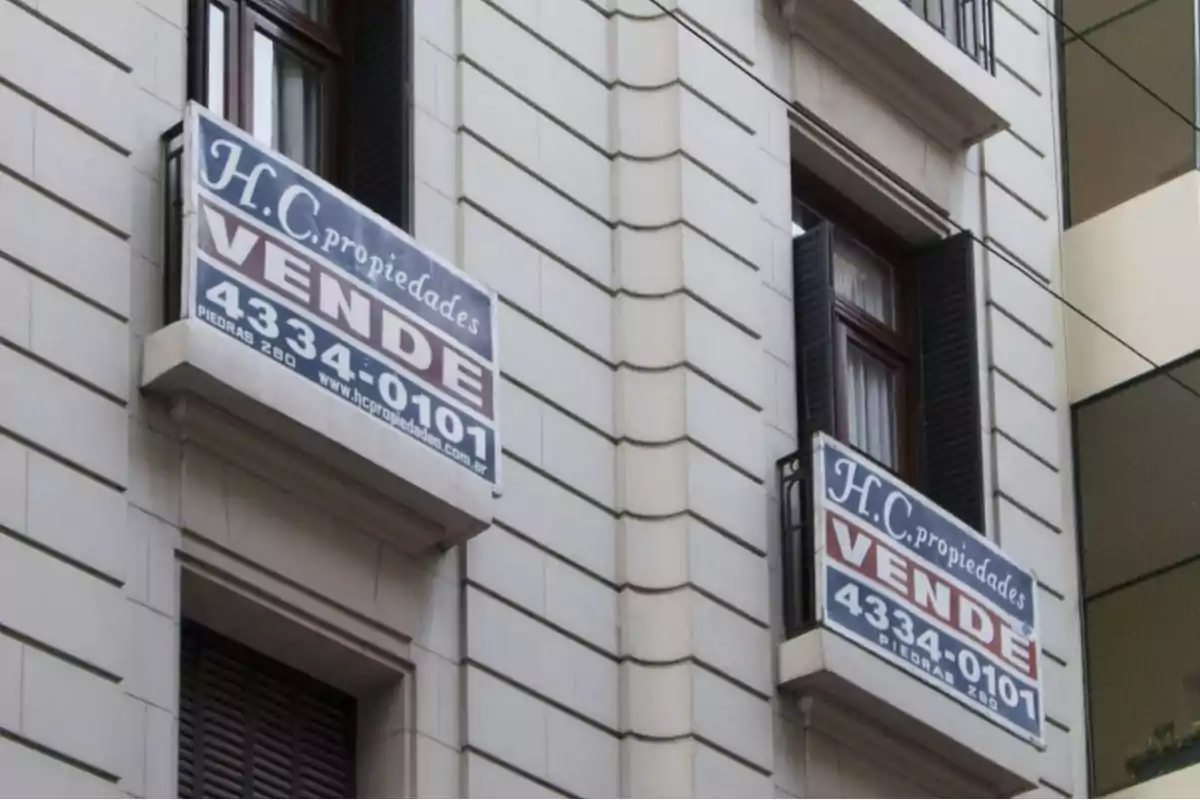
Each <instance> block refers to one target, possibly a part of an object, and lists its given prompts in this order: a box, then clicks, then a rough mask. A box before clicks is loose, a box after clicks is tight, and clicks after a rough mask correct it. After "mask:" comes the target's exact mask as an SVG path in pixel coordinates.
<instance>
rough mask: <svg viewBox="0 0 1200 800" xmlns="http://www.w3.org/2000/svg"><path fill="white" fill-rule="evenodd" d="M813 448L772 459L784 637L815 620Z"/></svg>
mask: <svg viewBox="0 0 1200 800" xmlns="http://www.w3.org/2000/svg"><path fill="white" fill-rule="evenodd" d="M812 461H813V457H812V449H811V448H808V447H806V448H803V449H801V450H798V451H796V452H795V453H792V454H791V455H788V456H784V457H783V458H781V459H779V460H778V461H777V462H775V472H776V478H777V480H778V481H779V497H780V501H781V502H780V503H779V513H780V534H781V537H782V540H781V542H780V554H781V556H782V560H783V574H782V578H783V627H784V636H785V638H788V639H790V638H792V637H793V636H799V635H800V634H801V633H804V632H805V631H806V630H808V629H810V628H812V627H813V626H814V625H816V622H817V608H816V575H815V572H814V566H813V509H812V480H811V475H812Z"/></svg>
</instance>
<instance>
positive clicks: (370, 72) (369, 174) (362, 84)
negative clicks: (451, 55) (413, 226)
mask: <svg viewBox="0 0 1200 800" xmlns="http://www.w3.org/2000/svg"><path fill="white" fill-rule="evenodd" d="M343 5H344V7H345V9H346V12H347V13H346V18H345V22H346V27H347V29H348V35H346V36H344V37H343V41H345V43H346V46H345V53H346V76H345V80H344V81H343V82H342V91H343V92H344V95H345V102H344V109H345V120H344V121H345V123H346V124H345V125H344V126H343V127H342V129H341V135H342V137H343V138H342V140H341V141H340V142H339V148H340V149H341V150H342V152H343V154H344V163H343V176H344V177H343V180H342V183H343V184H344V186H343V188H345V189H346V191H348V192H349V193H350V194H351V195H352V196H353V197H354V198H355V199H356V200H358V201H359V202H361V203H364V204H366V205H367V206H369V207H370V208H371V209H372V210H373V211H375V213H377V214H379V215H380V216H382V217H384V218H385V219H387V220H389V221H390V222H392V224H394V225H397V226H399V227H401V228H408V227H409V206H410V203H409V197H410V196H411V195H410V192H411V189H412V187H411V183H412V181H411V180H410V176H411V172H412V167H411V164H412V160H411V155H410V148H409V142H410V139H411V135H410V131H411V125H410V118H411V114H410V94H411V93H410V90H409V75H410V74H411V70H410V64H411V58H412V48H411V47H410V43H409V25H408V20H409V0H353V2H349V3H344V4H343Z"/></svg>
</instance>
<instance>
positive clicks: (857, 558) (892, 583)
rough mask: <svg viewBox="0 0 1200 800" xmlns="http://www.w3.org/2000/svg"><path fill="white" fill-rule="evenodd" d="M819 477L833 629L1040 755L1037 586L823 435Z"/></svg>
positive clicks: (824, 578) (819, 537)
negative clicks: (1028, 745) (950, 698)
mask: <svg viewBox="0 0 1200 800" xmlns="http://www.w3.org/2000/svg"><path fill="white" fill-rule="evenodd" d="M813 472H814V480H813V492H814V493H813V508H814V509H815V515H814V520H813V522H814V528H813V531H814V537H813V538H814V548H815V561H816V574H817V587H816V588H817V603H818V614H819V616H821V618H822V619H823V621H824V624H825V626H826V627H828V628H830V629H832V630H834V631H836V632H837V633H839V634H841V635H842V636H845V637H846V638H847V639H850V640H851V641H853V642H855V643H856V644H858V645H860V646H862V647H863V648H864V649H866V650H868V651H870V652H871V653H874V654H875V655H877V656H879V657H880V658H882V659H885V660H886V661H889V662H891V663H893V664H895V665H896V666H898V667H900V668H901V669H904V670H906V671H907V672H909V673H911V674H913V675H914V676H916V677H917V678H919V679H921V680H922V681H924V682H926V683H928V684H929V685H931V686H933V687H935V688H937V689H938V690H940V691H942V692H944V693H945V694H947V695H949V696H950V697H952V698H954V699H955V700H957V701H958V702H960V703H962V704H963V705H965V706H967V707H968V708H970V709H973V710H974V711H976V712H978V713H979V714H982V715H983V716H984V717H986V718H988V719H989V720H991V721H993V722H994V723H996V724H997V725H1000V726H1002V727H1004V728H1006V729H1007V730H1009V731H1011V732H1012V733H1014V734H1016V735H1018V736H1020V737H1021V738H1024V739H1026V740H1028V741H1029V742H1031V743H1033V744H1035V745H1037V746H1039V747H1040V746H1042V745H1043V736H1042V728H1043V724H1044V709H1043V707H1042V689H1041V651H1040V648H1039V645H1038V637H1037V608H1036V605H1037V583H1036V581H1035V580H1034V577H1033V575H1032V574H1031V573H1030V572H1028V571H1027V570H1025V569H1023V568H1021V567H1020V566H1018V565H1017V564H1016V563H1015V562H1013V560H1012V559H1010V558H1009V557H1008V556H1006V555H1005V554H1004V552H1003V551H1001V550H1000V549H999V548H998V547H996V545H995V544H993V543H992V542H991V541H989V540H988V539H986V538H984V537H983V536H981V535H979V534H978V533H976V532H975V531H973V530H971V529H970V528H968V527H967V526H966V525H964V524H963V523H962V522H960V521H959V520H957V519H956V518H954V517H953V516H951V515H950V514H948V513H947V512H945V511H943V510H942V509H941V508H939V507H938V506H937V505H936V504H935V503H933V502H932V501H931V500H929V499H928V498H926V497H925V496H923V495H921V494H920V493H919V492H916V491H914V490H913V489H911V488H909V487H908V486H906V485H905V484H903V483H901V482H900V481H899V480H897V479H896V478H895V476H893V475H892V474H891V473H889V472H888V471H887V470H885V469H883V468H882V467H880V466H879V465H877V464H875V463H873V462H872V461H871V460H870V459H868V458H866V457H865V456H863V455H861V454H859V453H857V452H855V451H854V450H852V449H850V448H848V447H845V446H844V445H842V444H840V443H838V442H837V441H835V440H833V439H831V438H829V437H827V436H825V435H823V434H822V435H819V436H817V437H815V438H814V440H813Z"/></svg>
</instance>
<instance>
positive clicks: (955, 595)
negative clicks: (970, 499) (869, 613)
mask: <svg viewBox="0 0 1200 800" xmlns="http://www.w3.org/2000/svg"><path fill="white" fill-rule="evenodd" d="M828 526H829V535H828V537H827V539H828V547H829V551H830V554H831V555H832V556H833V557H834V560H835V561H838V562H840V563H842V564H845V565H846V566H848V567H850V568H852V569H853V571H854V572H855V573H857V574H860V575H863V576H864V577H867V578H869V579H870V580H872V581H874V582H876V583H877V584H879V585H881V586H884V587H887V588H888V589H891V590H892V591H894V592H895V593H896V594H897V595H898V596H899V597H901V598H904V599H905V600H906V601H907V602H910V603H912V605H913V606H914V607H916V608H918V609H920V610H922V611H926V612H929V613H930V614H932V615H933V616H934V617H936V618H938V619H940V620H942V621H943V622H945V623H946V624H948V625H950V626H951V627H953V628H954V629H956V630H958V631H961V632H962V633H964V634H966V635H967V637H969V638H970V639H971V640H973V641H975V642H978V643H979V644H981V645H983V646H984V647H985V648H986V649H987V650H988V651H989V652H992V653H995V654H996V655H998V656H1000V657H1001V658H1003V659H1004V660H1005V661H1007V662H1008V663H1009V664H1011V665H1012V666H1014V667H1016V668H1018V669H1020V670H1021V672H1022V674H1024V675H1031V674H1032V673H1033V671H1034V670H1033V665H1032V664H1031V660H1030V659H1031V655H1030V651H1031V648H1030V642H1029V640H1028V639H1027V638H1025V637H1023V636H1021V635H1020V634H1019V633H1018V632H1017V631H1016V630H1015V629H1014V628H1013V627H1012V626H1011V625H1009V624H1008V623H1006V622H1005V621H1004V619H1003V618H1002V617H1000V616H998V615H997V614H995V613H994V612H992V611H991V610H990V609H988V608H986V607H984V606H983V605H982V604H981V603H979V602H977V601H976V600H974V599H973V598H972V597H970V596H969V595H968V594H967V593H966V592H964V591H962V590H960V589H958V588H957V587H956V586H955V585H953V584H951V583H950V582H948V581H947V580H945V579H942V578H940V577H938V576H937V575H936V574H935V573H933V572H930V571H929V570H927V569H925V568H924V567H923V566H922V565H920V564H918V563H916V562H914V561H912V560H910V559H908V558H906V557H905V556H904V555H902V554H901V553H899V552H897V551H895V550H893V549H892V548H891V547H890V546H887V545H885V544H884V541H885V540H880V539H877V538H876V537H875V536H873V535H871V534H870V533H867V532H866V531H864V530H861V529H859V528H857V527H856V526H854V525H851V524H850V523H849V522H847V521H845V520H843V519H841V518H840V517H838V516H837V515H835V514H829V516H828Z"/></svg>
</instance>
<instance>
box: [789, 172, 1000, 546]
mask: <svg viewBox="0 0 1200 800" xmlns="http://www.w3.org/2000/svg"><path fill="white" fill-rule="evenodd" d="M793 193H794V195H795V196H796V197H797V199H796V201H795V203H794V207H793V208H794V212H793V223H792V233H793V266H794V280H795V287H794V288H795V313H796V320H795V328H796V364H797V366H796V389H797V411H798V414H799V429H800V431H801V433H802V434H803V435H804V436H806V437H807V436H811V435H812V434H813V433H815V432H817V431H825V432H827V433H829V434H832V435H834V436H836V437H837V438H838V439H840V440H842V441H844V442H846V443H847V444H850V445H851V446H853V447H855V448H857V449H858V450H860V451H862V452H863V453H865V454H867V455H869V456H870V457H872V458H874V459H875V460H876V461H878V462H880V463H881V464H883V465H884V466H886V467H888V468H889V469H891V470H892V471H893V472H895V473H896V474H897V475H899V476H900V477H901V478H902V479H903V480H905V481H906V482H908V483H910V484H911V485H914V486H916V487H918V488H920V489H921V490H922V491H924V492H925V493H926V494H928V495H929V496H930V497H932V498H933V499H934V500H935V501H936V502H938V503H939V504H940V505H942V506H944V507H945V508H946V509H947V510H949V511H950V512H951V513H953V514H955V515H956V516H958V517H959V518H960V519H962V520H963V521H964V522H966V523H967V524H968V525H971V526H972V527H974V528H975V529H976V530H982V528H983V486H982V482H983V478H982V448H983V431H982V428H981V422H980V413H979V388H978V387H979V382H978V381H979V377H978V359H977V355H976V336H977V333H976V328H975V289H974V261H973V252H974V251H973V242H972V241H971V239H970V237H969V235H967V234H960V235H959V236H955V237H951V238H948V239H945V240H943V241H941V242H937V243H935V244H933V245H930V246H927V247H921V248H913V247H911V246H909V245H908V244H906V243H905V242H903V241H900V240H899V239H898V238H897V237H896V236H895V235H894V234H892V233H891V232H890V231H888V230H887V229H886V228H884V227H883V226H882V225H881V224H880V223H878V222H877V221H875V220H874V219H872V218H870V217H868V216H866V215H864V214H863V213H862V212H861V211H860V210H858V209H857V208H856V207H855V206H853V205H852V204H850V203H849V201H848V200H846V199H845V198H844V197H842V196H841V195H839V194H838V193H837V192H836V191H834V190H833V189H832V188H831V187H829V186H827V185H825V184H823V183H821V182H820V181H818V180H817V179H816V178H815V177H814V176H812V175H810V174H809V173H807V172H806V171H804V170H803V169H801V168H799V167H796V169H795V173H794V179H793Z"/></svg>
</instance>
